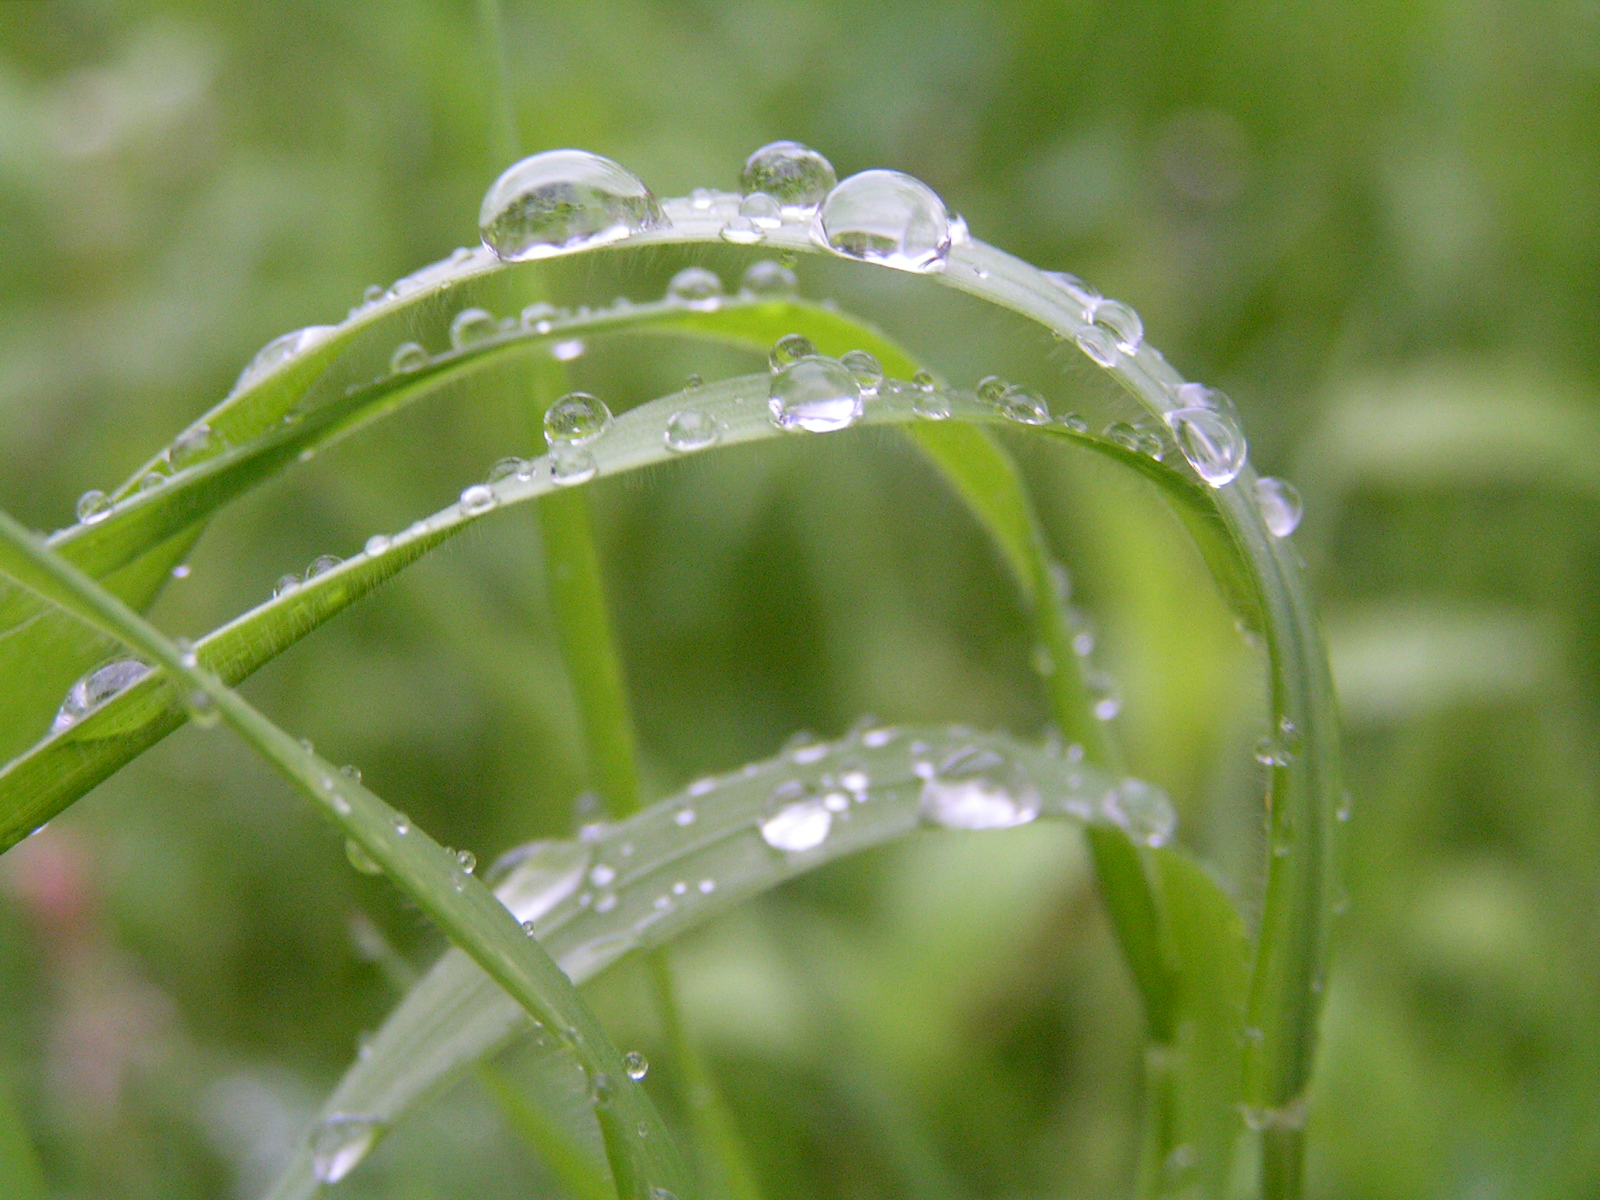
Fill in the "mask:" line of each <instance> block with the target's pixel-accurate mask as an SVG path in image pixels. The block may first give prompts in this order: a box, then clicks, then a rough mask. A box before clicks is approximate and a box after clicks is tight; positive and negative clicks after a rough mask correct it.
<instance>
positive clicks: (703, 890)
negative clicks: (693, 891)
mask: <svg viewBox="0 0 1600 1200" xmlns="http://www.w3.org/2000/svg"><path fill="white" fill-rule="evenodd" d="M696 886H697V887H698V888H699V889H700V894H701V895H702V896H709V895H711V893H712V892H714V891H716V890H717V881H716V880H715V879H702V880H701V881H700V882H699V883H698V884H697V885H696Z"/></svg>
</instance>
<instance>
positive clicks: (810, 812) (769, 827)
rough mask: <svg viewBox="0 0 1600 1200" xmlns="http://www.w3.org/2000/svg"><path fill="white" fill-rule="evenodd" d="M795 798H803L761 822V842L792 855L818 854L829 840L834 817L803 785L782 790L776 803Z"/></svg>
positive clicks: (789, 786) (790, 802)
mask: <svg viewBox="0 0 1600 1200" xmlns="http://www.w3.org/2000/svg"><path fill="white" fill-rule="evenodd" d="M795 794H798V795H800V796H801V797H802V798H801V799H797V800H789V802H788V803H785V804H782V805H781V807H779V808H778V809H777V811H775V812H774V813H773V814H772V815H771V816H769V817H768V818H767V819H766V820H764V821H762V822H761V838H762V840H763V841H764V842H766V843H767V845H769V846H771V847H772V848H773V849H774V850H783V851H786V852H787V853H790V854H798V853H800V852H802V851H805V850H815V849H816V848H817V847H818V846H820V845H822V843H823V842H825V841H827V840H828V831H829V830H830V829H832V828H833V813H831V812H829V811H828V806H827V805H826V804H824V803H823V800H822V797H821V796H817V795H813V794H810V793H809V792H808V791H807V789H806V788H805V787H804V786H803V785H800V784H791V785H786V786H785V787H783V788H779V789H778V794H777V796H776V797H775V798H774V799H775V800H776V801H779V802H781V801H783V800H785V799H787V798H788V797H789V796H791V795H795Z"/></svg>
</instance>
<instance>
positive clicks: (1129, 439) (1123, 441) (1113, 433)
mask: <svg viewBox="0 0 1600 1200" xmlns="http://www.w3.org/2000/svg"><path fill="white" fill-rule="evenodd" d="M1105 437H1106V440H1107V441H1109V442H1115V443H1116V444H1117V445H1119V446H1121V447H1122V448H1123V449H1124V450H1132V451H1133V452H1134V453H1135V454H1142V453H1144V450H1143V447H1142V445H1141V442H1140V438H1139V431H1138V430H1137V429H1135V428H1134V427H1133V426H1132V425H1129V424H1128V423H1127V422H1126V421H1113V422H1111V424H1109V425H1107V426H1106V432H1105Z"/></svg>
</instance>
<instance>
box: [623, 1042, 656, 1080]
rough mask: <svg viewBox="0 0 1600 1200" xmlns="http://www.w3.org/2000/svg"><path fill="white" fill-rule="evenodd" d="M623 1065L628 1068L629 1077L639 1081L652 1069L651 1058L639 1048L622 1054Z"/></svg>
mask: <svg viewBox="0 0 1600 1200" xmlns="http://www.w3.org/2000/svg"><path fill="white" fill-rule="evenodd" d="M622 1065H623V1066H625V1067H626V1068H627V1069H628V1078H629V1079H631V1080H633V1081H634V1082H635V1083H637V1082H638V1081H639V1080H641V1079H643V1078H644V1077H645V1075H646V1074H648V1073H649V1071H650V1060H649V1059H648V1058H646V1057H645V1056H644V1055H642V1054H640V1053H639V1052H638V1051H637V1050H629V1051H628V1052H627V1053H626V1054H624V1055H623V1056H622Z"/></svg>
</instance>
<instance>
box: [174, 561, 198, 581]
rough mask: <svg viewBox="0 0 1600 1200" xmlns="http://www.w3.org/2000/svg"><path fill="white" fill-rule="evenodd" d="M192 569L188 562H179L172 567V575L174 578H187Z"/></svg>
mask: <svg viewBox="0 0 1600 1200" xmlns="http://www.w3.org/2000/svg"><path fill="white" fill-rule="evenodd" d="M193 570H194V568H193V567H191V566H190V565H189V564H188V563H179V564H178V565H177V566H175V567H173V568H172V577H173V578H174V579H187V578H189V575H190V573H191V572H192V571H193Z"/></svg>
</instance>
